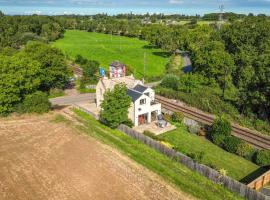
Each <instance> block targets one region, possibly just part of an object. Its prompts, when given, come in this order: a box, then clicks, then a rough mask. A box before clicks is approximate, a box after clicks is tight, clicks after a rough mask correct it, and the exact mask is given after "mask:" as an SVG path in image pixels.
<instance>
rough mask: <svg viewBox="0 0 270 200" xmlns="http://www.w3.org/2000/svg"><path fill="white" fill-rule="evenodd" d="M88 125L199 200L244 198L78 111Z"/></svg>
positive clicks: (87, 130)
mask: <svg viewBox="0 0 270 200" xmlns="http://www.w3.org/2000/svg"><path fill="white" fill-rule="evenodd" d="M74 112H75V113H76V115H77V116H78V117H79V119H80V120H81V121H82V123H83V124H84V126H83V127H81V130H82V131H84V132H85V133H87V134H88V135H90V136H92V137H94V138H96V139H98V140H100V141H102V142H103V143H105V144H108V145H110V146H112V147H114V148H117V149H118V150H120V151H121V152H122V153H123V154H125V155H127V156H128V157H130V158H131V159H133V160H134V161H136V162H138V163H139V164H141V165H143V166H145V167H146V168H148V169H149V170H151V171H153V172H155V173H156V174H159V175H160V176H162V177H163V178H164V179H165V180H167V181H169V182H171V183H173V184H174V185H176V186H177V187H178V188H179V189H180V190H182V191H184V192H186V193H188V194H191V195H192V196H194V197H196V198H198V199H203V200H207V199H211V200H212V199H226V200H230V199H242V198H241V197H239V196H238V195H237V194H234V193H231V192H230V191H228V190H227V189H225V188H224V187H223V186H221V185H219V184H214V183H212V182H211V181H210V180H209V179H207V178H205V177H203V176H201V175H199V174H198V173H196V172H194V171H191V170H189V169H188V168H187V167H185V166H183V165H182V164H179V163H177V162H176V161H173V160H171V159H169V158H168V157H166V156H164V155H162V154H160V153H158V152H156V151H155V150H153V149H151V148H150V147H148V146H146V145H144V144H143V143H141V142H138V141H137V140H135V139H132V138H131V137H129V136H127V135H125V134H124V133H122V132H120V131H117V130H112V129H110V128H108V127H106V126H104V125H102V124H100V123H99V122H98V121H96V120H95V119H94V118H92V117H91V116H89V115H88V114H86V113H84V112H82V111H79V110H74Z"/></svg>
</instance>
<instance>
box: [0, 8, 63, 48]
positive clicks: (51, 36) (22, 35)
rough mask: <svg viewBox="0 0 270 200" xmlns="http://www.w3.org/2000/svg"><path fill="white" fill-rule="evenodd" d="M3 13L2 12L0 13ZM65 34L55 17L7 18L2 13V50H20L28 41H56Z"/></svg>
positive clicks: (0, 26)
mask: <svg viewBox="0 0 270 200" xmlns="http://www.w3.org/2000/svg"><path fill="white" fill-rule="evenodd" d="M0 12H1V11H0ZM63 34H64V28H63V27H62V26H61V23H59V22H58V21H57V20H56V19H55V18H54V17H49V16H38V15H32V16H7V15H4V14H3V13H2V12H1V13H0V48H1V47H6V46H10V47H13V48H17V49H18V48H20V47H21V46H22V45H25V44H26V43H27V42H28V41H42V42H50V41H54V40H56V39H58V38H60V37H62V36H63Z"/></svg>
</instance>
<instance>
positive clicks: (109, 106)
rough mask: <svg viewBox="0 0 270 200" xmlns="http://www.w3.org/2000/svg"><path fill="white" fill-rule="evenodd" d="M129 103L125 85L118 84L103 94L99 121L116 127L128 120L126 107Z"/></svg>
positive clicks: (129, 99) (127, 107)
mask: <svg viewBox="0 0 270 200" xmlns="http://www.w3.org/2000/svg"><path fill="white" fill-rule="evenodd" d="M130 105H131V98H130V97H129V96H128V95H127V87H126V86H125V85H124V84H119V85H116V86H115V87H114V89H113V90H109V91H107V92H106V93H105V95H104V100H103V102H102V103H101V108H102V110H101V112H100V118H101V121H102V122H103V123H104V124H106V125H107V126H109V127H111V128H117V127H118V126H119V125H120V124H122V123H125V122H127V121H128V109H129V107H130Z"/></svg>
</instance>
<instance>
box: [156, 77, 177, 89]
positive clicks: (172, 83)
mask: <svg viewBox="0 0 270 200" xmlns="http://www.w3.org/2000/svg"><path fill="white" fill-rule="evenodd" d="M178 84H179V78H178V77H177V76H176V75H173V74H169V75H167V76H165V77H164V78H163V80H162V82H161V84H160V85H161V86H162V87H165V88H171V89H173V90H177V89H178Z"/></svg>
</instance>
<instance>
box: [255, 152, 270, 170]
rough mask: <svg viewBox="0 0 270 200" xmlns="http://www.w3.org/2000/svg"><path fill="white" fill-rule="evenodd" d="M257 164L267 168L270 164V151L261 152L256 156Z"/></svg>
mask: <svg viewBox="0 0 270 200" xmlns="http://www.w3.org/2000/svg"><path fill="white" fill-rule="evenodd" d="M255 162H256V164H258V165H260V166H265V165H269V164H270V151H268V150H260V151H258V152H257V153H256V155H255Z"/></svg>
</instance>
